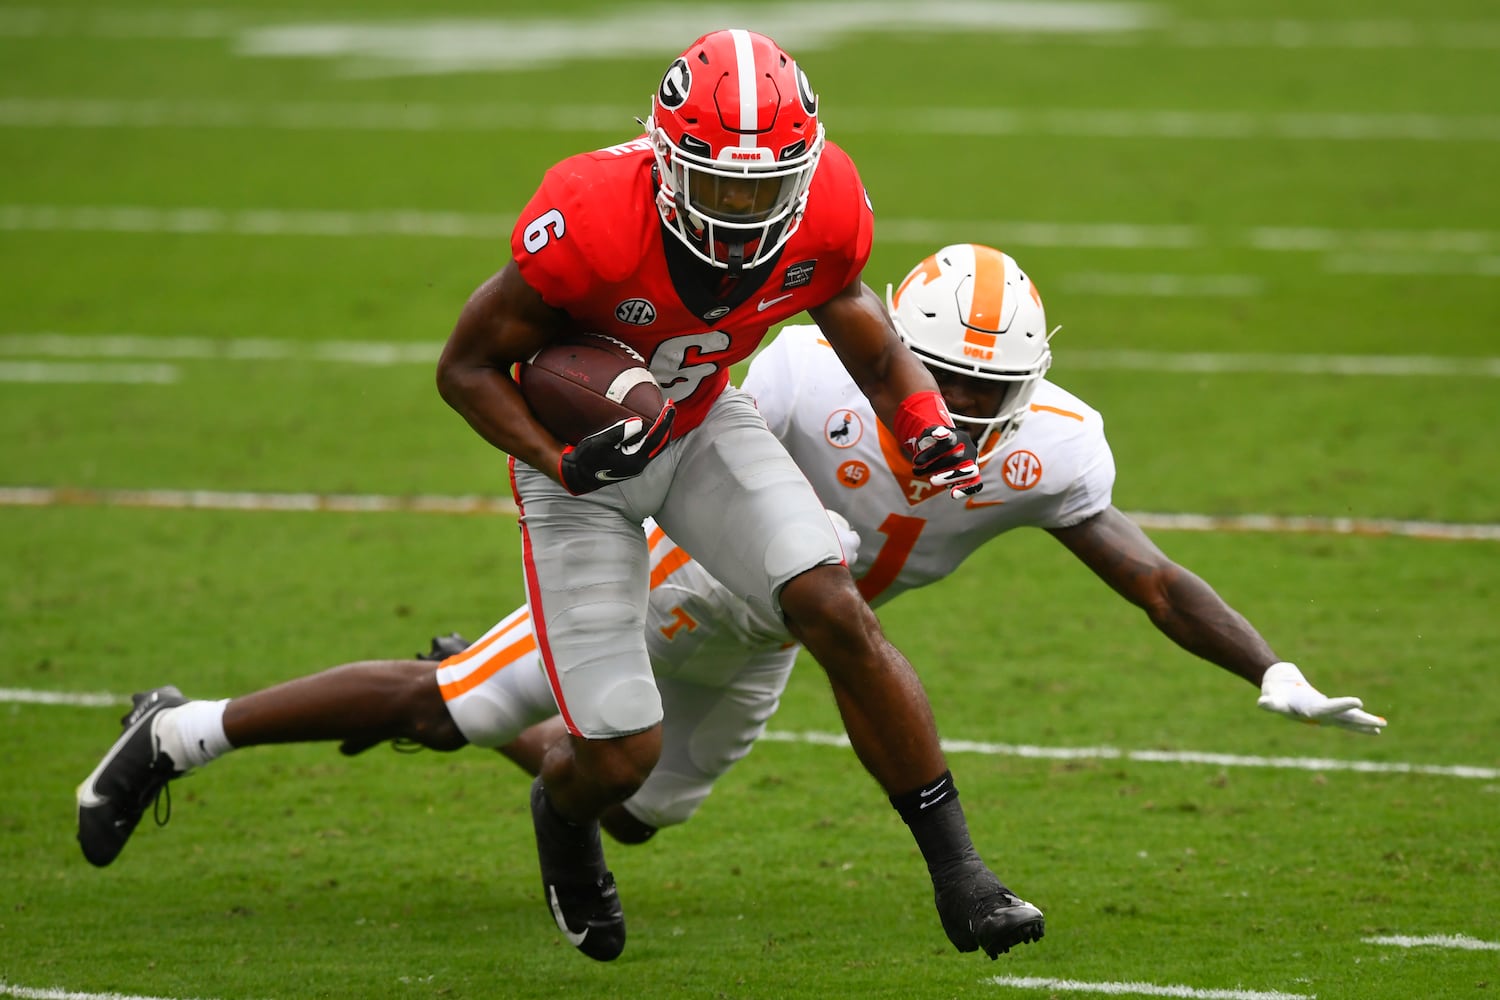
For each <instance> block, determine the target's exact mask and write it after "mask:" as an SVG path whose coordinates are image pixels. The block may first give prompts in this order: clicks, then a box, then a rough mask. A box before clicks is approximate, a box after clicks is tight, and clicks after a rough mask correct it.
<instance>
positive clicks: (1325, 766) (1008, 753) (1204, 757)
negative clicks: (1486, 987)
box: [762, 730, 1500, 781]
mask: <svg viewBox="0 0 1500 1000" xmlns="http://www.w3.org/2000/svg"><path fill="white" fill-rule="evenodd" d="M762 738H763V739H766V740H770V741H771V742H773V743H805V744H811V745H815V746H835V747H848V746H849V736H848V734H846V733H820V732H785V731H782V730H767V731H766V732H765V734H764V735H763V736H762ZM942 742H943V749H944V750H945V751H947V752H948V753H972V754H979V755H981V756H986V757H1020V758H1025V759H1034V760H1125V761H1134V762H1138V763H1142V764H1207V765H1210V766H1213V767H1243V768H1263V769H1270V770H1291V771H1319V772H1322V771H1351V772H1357V773H1361V774H1426V775H1432V776H1434V777H1444V778H1466V779H1469V780H1474V781H1494V780H1495V779H1496V778H1500V768H1494V767H1474V766H1471V765H1468V764H1410V763H1403V762H1400V761H1373V760H1341V759H1336V758H1331V757H1257V756H1247V755H1243V754H1222V753H1204V752H1200V751H1196V750H1122V749H1120V748H1119V747H1108V746H1104V747H1044V746H1032V745H1028V744H1015V743H986V742H977V741H974V740H952V739H945V740H943V741H942Z"/></svg>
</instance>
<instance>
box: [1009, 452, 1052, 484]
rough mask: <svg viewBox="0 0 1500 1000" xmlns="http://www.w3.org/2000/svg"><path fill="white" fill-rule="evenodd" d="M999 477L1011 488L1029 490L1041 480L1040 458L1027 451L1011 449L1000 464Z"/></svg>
mask: <svg viewBox="0 0 1500 1000" xmlns="http://www.w3.org/2000/svg"><path fill="white" fill-rule="evenodd" d="M1000 478H1001V479H1004V480H1005V485H1006V486H1009V487H1010V488H1011V489H1013V490H1029V489H1031V488H1032V487H1033V486H1035V485H1036V484H1037V483H1039V482H1041V481H1042V460H1041V459H1039V458H1037V457H1036V455H1034V454H1032V453H1031V452H1029V451H1025V450H1022V451H1013V452H1011V453H1010V454H1009V455H1006V456H1005V462H1004V463H1003V464H1002V465H1001V466H1000Z"/></svg>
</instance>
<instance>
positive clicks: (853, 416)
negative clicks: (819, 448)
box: [823, 410, 865, 448]
mask: <svg viewBox="0 0 1500 1000" xmlns="http://www.w3.org/2000/svg"><path fill="white" fill-rule="evenodd" d="M823 436H824V437H825V438H827V439H828V443H829V444H831V445H833V446H834V447H835V448H853V447H854V446H855V445H857V444H859V439H860V438H862V437H864V436H865V424H864V421H863V420H860V419H859V414H858V413H855V412H854V411H853V410H834V411H833V412H832V413H831V414H829V416H828V420H827V421H826V422H824V424H823Z"/></svg>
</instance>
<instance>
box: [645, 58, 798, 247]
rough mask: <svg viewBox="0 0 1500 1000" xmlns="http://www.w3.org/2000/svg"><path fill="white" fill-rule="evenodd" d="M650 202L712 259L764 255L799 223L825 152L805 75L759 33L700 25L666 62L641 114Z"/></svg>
mask: <svg viewBox="0 0 1500 1000" xmlns="http://www.w3.org/2000/svg"><path fill="white" fill-rule="evenodd" d="M646 132H647V134H648V135H649V136H650V139H651V145H652V149H653V150H654V151H655V154H656V166H657V172H658V174H659V178H658V182H659V185H660V186H659V187H658V189H657V195H656V206H657V209H658V210H659V211H660V212H661V217H662V220H663V221H664V222H665V223H666V225H667V228H668V229H669V230H671V231H672V232H673V233H674V234H676V236H677V237H678V239H680V240H682V242H683V243H685V244H686V245H687V247H688V249H689V250H691V251H692V252H693V253H694V254H695V255H697V256H698V257H699V258H700V259H702V260H703V261H705V262H707V263H709V264H712V265H713V266H714V267H719V268H725V269H728V270H730V271H738V270H741V269H742V268H749V267H754V266H756V265H757V264H761V263H763V262H765V261H766V260H768V259H770V257H771V256H772V255H773V254H775V253H776V251H778V250H780V249H781V247H782V245H783V244H784V243H786V241H787V240H788V239H789V238H790V237H791V235H792V234H793V233H794V232H796V231H797V225H798V223H799V222H801V221H802V213H803V211H804V210H805V209H806V207H807V191H808V188H809V187H810V186H811V185H812V178H813V171H814V170H816V169H817V166H818V158H819V157H820V156H821V155H822V154H823V126H822V125H821V124H820V123H819V122H818V99H817V97H816V96H815V95H814V94H813V92H812V87H811V86H810V85H809V84H808V82H807V76H806V75H805V74H804V73H803V72H802V70H801V69H799V68H798V66H797V64H796V63H795V62H793V61H792V57H791V56H789V55H787V54H786V53H785V52H783V51H782V50H781V48H780V46H778V45H777V44H776V43H775V42H773V41H771V39H769V38H767V37H766V36H765V35H760V34H756V33H755V32H753V31H746V30H744V29H740V28H734V29H729V30H724V31H715V32H711V33H710V34H707V35H704V36H703V37H702V38H700V39H698V40H697V41H696V42H694V43H693V44H692V45H690V46H688V50H687V51H686V52H684V53H683V54H682V55H680V56H678V57H677V59H676V60H675V61H674V62H673V63H672V65H671V66H670V67H668V69H667V72H666V75H665V76H663V77H662V80H661V86H660V87H658V88H657V89H656V96H655V97H654V98H653V99H652V101H651V118H650V120H649V121H647V122H646Z"/></svg>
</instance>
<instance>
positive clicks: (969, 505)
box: [964, 497, 1005, 510]
mask: <svg viewBox="0 0 1500 1000" xmlns="http://www.w3.org/2000/svg"><path fill="white" fill-rule="evenodd" d="M1004 502H1005V501H1004V500H975V499H974V498H973V497H969V499H967V500H965V501H964V510H978V509H979V508H981V507H998V506H1000V505H1001V504H1003V503H1004Z"/></svg>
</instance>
